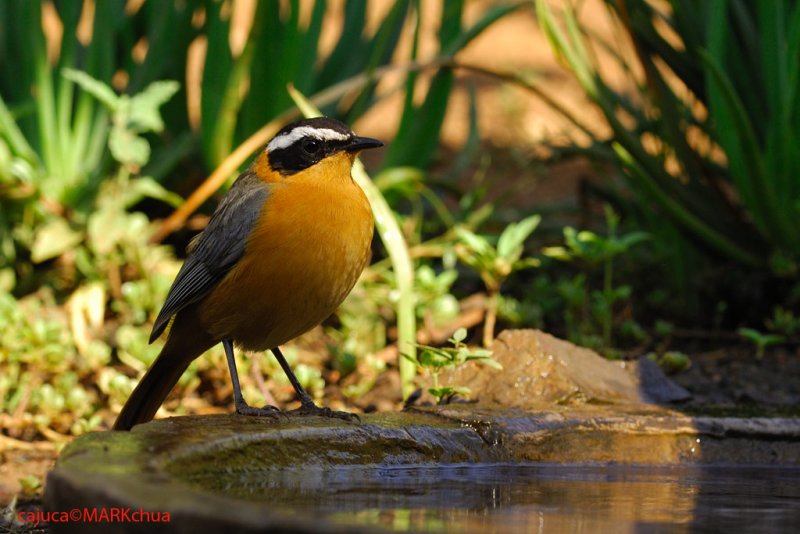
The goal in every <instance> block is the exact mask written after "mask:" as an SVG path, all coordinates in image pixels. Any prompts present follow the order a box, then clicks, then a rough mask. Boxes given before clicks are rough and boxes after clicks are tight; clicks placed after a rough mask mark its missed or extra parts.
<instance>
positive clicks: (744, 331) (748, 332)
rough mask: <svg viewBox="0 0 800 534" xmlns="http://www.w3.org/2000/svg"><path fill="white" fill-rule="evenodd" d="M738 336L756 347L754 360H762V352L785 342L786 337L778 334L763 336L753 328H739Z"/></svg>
mask: <svg viewBox="0 0 800 534" xmlns="http://www.w3.org/2000/svg"><path fill="white" fill-rule="evenodd" d="M738 332H739V335H740V336H741V337H742V338H744V339H746V340H748V341H751V342H752V343H753V344H754V345H755V346H756V359H758V360H761V359H763V358H764V352H765V351H766V349H767V347H769V346H770V345H777V344H780V343H784V342H786V337H784V336H781V335H778V334H765V333H763V332H759V331H758V330H756V329H754V328H740V329H739V330H738Z"/></svg>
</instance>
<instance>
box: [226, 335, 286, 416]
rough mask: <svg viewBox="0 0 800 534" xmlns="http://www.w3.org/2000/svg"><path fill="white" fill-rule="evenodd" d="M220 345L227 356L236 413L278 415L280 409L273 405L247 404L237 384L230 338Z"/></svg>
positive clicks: (237, 375)
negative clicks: (260, 406) (258, 406)
mask: <svg viewBox="0 0 800 534" xmlns="http://www.w3.org/2000/svg"><path fill="white" fill-rule="evenodd" d="M222 347H223V348H224V349H225V356H226V357H227V358H228V370H229V371H230V373H231V382H233V403H234V404H235V405H236V413H238V414H240V415H255V416H260V417H272V418H273V419H274V418H276V417H278V415H279V414H280V410H279V409H278V408H277V407H275V406H264V407H263V408H256V407H254V406H250V405H249V404H247V402H246V401H245V400H244V397H243V396H242V388H241V386H240V385H239V372H238V371H237V370H236V360H235V359H234V358H233V342H232V341H231V340H230V339H223V340H222Z"/></svg>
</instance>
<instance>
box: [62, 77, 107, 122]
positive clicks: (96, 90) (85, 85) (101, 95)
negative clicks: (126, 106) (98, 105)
mask: <svg viewBox="0 0 800 534" xmlns="http://www.w3.org/2000/svg"><path fill="white" fill-rule="evenodd" d="M61 75H62V76H64V78H66V79H68V80H70V81H72V82H75V83H76V84H78V86H80V88H81V89H83V90H84V91H86V92H87V93H89V94H91V95H92V96H93V97H95V98H96V99H97V100H99V101H100V102H102V103H103V105H104V106H106V107H107V108H108V109H109V110H110V111H112V112H113V111H117V109H118V108H119V100H120V97H119V96H117V94H116V93H115V92H114V90H113V89H112V88H111V87H109V86H108V85H106V84H104V83H103V82H101V81H100V80H97V79H95V78H92V77H91V76H89V75H88V74H86V73H85V72H81V71H79V70H75V69H69V68H64V69H62V70H61Z"/></svg>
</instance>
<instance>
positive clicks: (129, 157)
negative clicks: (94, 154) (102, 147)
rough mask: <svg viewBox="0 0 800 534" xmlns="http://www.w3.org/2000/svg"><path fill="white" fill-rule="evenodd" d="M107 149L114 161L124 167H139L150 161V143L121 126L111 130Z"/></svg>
mask: <svg viewBox="0 0 800 534" xmlns="http://www.w3.org/2000/svg"><path fill="white" fill-rule="evenodd" d="M108 148H109V149H110V150H111V155H112V156H113V157H114V159H115V160H117V161H118V162H120V163H122V164H124V165H137V166H139V167H141V166H142V165H144V164H145V163H147V162H148V161H149V160H150V143H148V142H147V140H146V139H145V138H143V137H139V136H138V135H136V134H134V133H133V132H132V131H130V130H127V129H125V128H123V127H121V126H114V127H113V128H111V134H110V135H109V136H108Z"/></svg>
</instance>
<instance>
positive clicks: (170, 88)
mask: <svg viewBox="0 0 800 534" xmlns="http://www.w3.org/2000/svg"><path fill="white" fill-rule="evenodd" d="M178 89H180V84H179V83H178V82H174V81H169V80H168V81H158V82H153V83H151V84H150V85H148V86H147V88H146V89H145V90H144V91H142V92H141V93H138V94H136V95H134V96H132V97H131V103H130V115H129V116H128V120H129V122H130V123H131V127H133V128H135V129H136V130H137V131H138V132H160V131H162V130H163V129H164V121H163V120H162V119H161V113H160V112H159V108H160V107H161V106H162V105H163V104H165V103H166V102H167V101H169V99H170V98H172V96H173V95H174V94H175V93H177V92H178Z"/></svg>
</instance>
